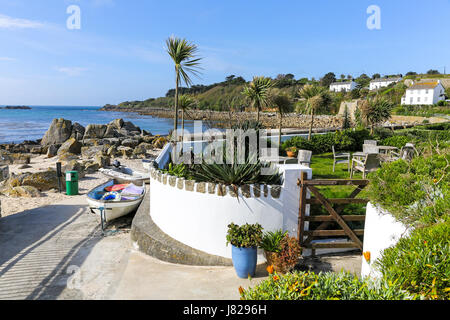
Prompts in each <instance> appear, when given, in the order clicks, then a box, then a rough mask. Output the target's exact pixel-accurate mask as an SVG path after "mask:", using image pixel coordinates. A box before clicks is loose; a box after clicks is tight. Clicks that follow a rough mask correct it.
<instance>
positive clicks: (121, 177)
mask: <svg viewBox="0 0 450 320" xmlns="http://www.w3.org/2000/svg"><path fill="white" fill-rule="evenodd" d="M99 171H100V172H101V173H103V175H105V176H106V177H108V178H110V179H115V180H117V181H118V183H120V184H122V183H130V182H132V183H134V184H136V183H139V184H140V183H150V173H143V172H139V171H135V170H132V169H130V168H128V167H121V168H120V169H115V168H114V169H112V168H110V169H100V170H99Z"/></svg>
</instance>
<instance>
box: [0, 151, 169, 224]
mask: <svg viewBox="0 0 450 320" xmlns="http://www.w3.org/2000/svg"><path fill="white" fill-rule="evenodd" d="M160 151H161V150H152V151H150V152H151V153H150V154H151V156H152V157H154V158H156V157H157V156H158V154H159V152H160ZM57 160H58V159H57V157H54V158H50V159H49V158H47V156H45V155H41V156H38V157H34V158H31V163H30V166H31V168H28V169H19V167H21V166H22V165H21V164H14V165H10V166H9V172H10V173H11V174H12V173H15V174H20V173H24V172H31V173H34V172H39V171H45V170H48V168H53V169H55V168H56V162H57ZM117 160H118V161H120V163H121V164H122V165H125V166H127V167H130V168H132V169H135V170H138V171H143V172H145V169H144V168H143V166H142V160H141V159H122V158H118V159H117ZM106 181H108V178H107V177H105V176H104V175H103V174H102V173H100V172H96V173H94V174H86V176H85V177H84V178H82V179H80V181H79V184H78V188H79V195H78V196H70V197H69V196H67V195H66V194H65V193H64V192H62V193H59V192H58V191H47V192H42V193H41V194H42V196H41V197H39V198H10V197H7V196H4V195H0V202H1V216H2V217H6V216H9V215H13V214H17V213H20V212H24V211H27V210H31V209H35V208H39V207H44V206H48V205H51V204H54V203H58V202H61V201H63V200H65V199H68V198H74V197H80V198H82V197H85V195H86V194H87V193H88V192H89V191H90V190H91V189H93V188H94V187H96V186H98V185H100V184H102V183H104V182H106ZM62 182H63V183H65V181H64V180H63V181H62Z"/></svg>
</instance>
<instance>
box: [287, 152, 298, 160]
mask: <svg viewBox="0 0 450 320" xmlns="http://www.w3.org/2000/svg"><path fill="white" fill-rule="evenodd" d="M286 154H287V156H288V157H289V158H295V157H296V156H297V155H296V153H295V152H294V151H286Z"/></svg>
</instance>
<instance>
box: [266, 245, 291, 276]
mask: <svg viewBox="0 0 450 320" xmlns="http://www.w3.org/2000/svg"><path fill="white" fill-rule="evenodd" d="M276 255H277V253H276V252H271V251H265V250H264V256H265V257H266V261H267V265H269V266H273V270H274V271H275V272H276V273H280V274H282V273H286V272H287V271H286V270H285V269H284V268H283V267H282V266H279V265H278V264H276V263H274V260H275V257H276Z"/></svg>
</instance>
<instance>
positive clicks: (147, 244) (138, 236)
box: [131, 192, 233, 266]
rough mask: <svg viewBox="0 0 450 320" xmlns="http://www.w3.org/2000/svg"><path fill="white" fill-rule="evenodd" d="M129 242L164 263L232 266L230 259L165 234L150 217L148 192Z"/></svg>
mask: <svg viewBox="0 0 450 320" xmlns="http://www.w3.org/2000/svg"><path fill="white" fill-rule="evenodd" d="M131 240H132V241H133V244H134V245H135V246H137V247H138V249H139V251H141V252H143V253H145V254H148V255H150V256H152V257H155V258H157V259H159V260H162V261H166V262H171V263H178V264H185V265H196V266H232V265H233V262H232V260H231V259H227V258H223V257H219V256H215V255H211V254H208V253H206V252H203V251H200V250H197V249H194V248H191V247H189V246H187V245H185V244H183V243H181V242H179V241H177V240H175V239H173V238H171V237H170V236H168V235H167V234H165V233H164V232H163V231H162V230H161V229H160V228H159V227H158V226H157V225H156V224H155V223H154V222H153V220H152V218H151V216H150V192H147V195H146V196H145V198H144V200H143V201H142V203H141V205H140V207H139V208H138V210H137V212H136V215H135V217H134V219H133V223H132V226H131Z"/></svg>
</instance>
